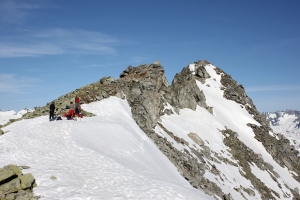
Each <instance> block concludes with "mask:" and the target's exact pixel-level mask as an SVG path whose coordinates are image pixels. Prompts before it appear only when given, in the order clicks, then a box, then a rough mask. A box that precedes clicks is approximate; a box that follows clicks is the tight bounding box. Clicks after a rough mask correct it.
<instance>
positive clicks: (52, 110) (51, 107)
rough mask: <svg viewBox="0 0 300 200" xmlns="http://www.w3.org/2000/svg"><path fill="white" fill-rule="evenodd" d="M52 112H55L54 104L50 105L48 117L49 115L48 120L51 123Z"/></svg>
mask: <svg viewBox="0 0 300 200" xmlns="http://www.w3.org/2000/svg"><path fill="white" fill-rule="evenodd" d="M54 110H55V105H54V102H52V103H51V104H50V115H49V120H50V121H53V120H54Z"/></svg>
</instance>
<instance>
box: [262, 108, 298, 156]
mask: <svg viewBox="0 0 300 200" xmlns="http://www.w3.org/2000/svg"><path fill="white" fill-rule="evenodd" d="M263 115H264V116H265V117H266V118H267V120H268V121H270V126H271V128H272V129H273V131H274V133H277V134H281V135H283V136H284V137H286V138H287V139H289V140H290V142H291V144H293V145H294V147H295V148H296V149H297V150H298V151H300V111H296V110H286V111H277V112H264V113H263Z"/></svg>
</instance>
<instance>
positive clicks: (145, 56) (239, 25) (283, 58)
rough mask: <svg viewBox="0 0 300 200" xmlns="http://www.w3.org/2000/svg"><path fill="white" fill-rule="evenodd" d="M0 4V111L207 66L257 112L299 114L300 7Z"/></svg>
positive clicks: (269, 0) (277, 1) (275, 0)
mask: <svg viewBox="0 0 300 200" xmlns="http://www.w3.org/2000/svg"><path fill="white" fill-rule="evenodd" d="M170 2H171V1H167V0H151V1H147V0H126V1H123V0H87V1H79V0H64V1H54V0H44V1H39V0H27V1H21V0H0V69H1V70H0V97H1V98H0V109H1V110H2V111H6V110H11V109H13V110H16V111H18V110H20V109H23V108H25V107H29V108H33V107H35V106H44V105H45V104H46V103H47V102H50V101H52V100H53V99H56V98H58V97H59V96H61V95H63V94H66V93H68V92H70V91H73V90H75V89H77V88H80V87H82V86H85V85H86V84H90V83H94V82H96V81H98V80H100V79H101V78H102V77H104V76H112V77H114V78H118V77H119V75H120V74H121V72H122V71H123V70H124V69H125V68H127V66H129V65H132V66H138V65H140V64H143V63H147V64H150V63H153V62H154V61H156V60H159V61H160V62H161V64H162V66H163V67H164V68H165V73H166V76H167V79H168V81H169V83H171V82H172V80H173V77H174V75H175V74H176V73H178V72H180V71H181V70H182V68H183V67H186V66H187V65H188V64H189V63H192V62H194V61H198V60H204V59H206V60H208V61H210V62H211V63H213V64H214V65H216V66H217V67H219V68H221V69H223V70H224V71H225V72H226V73H228V74H230V75H231V76H232V77H233V79H235V80H236V81H237V82H238V83H239V84H242V85H243V86H244V88H245V89H246V92H247V94H248V96H249V97H250V98H251V99H252V100H253V102H254V104H255V105H256V107H257V108H258V110H259V111H260V112H265V111H270V112H272V111H277V110H285V109H294V110H300V78H299V75H300V65H299V61H300V59H299V57H300V25H299V24H300V12H299V9H300V1H296V0H289V1H281V0H264V1H260V0H259V1H258V0H251V1H236V0H227V1H224V0H205V1H202V0H186V1H182V0H181V1H179V0H173V1H172V3H170Z"/></svg>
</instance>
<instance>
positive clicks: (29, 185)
mask: <svg viewBox="0 0 300 200" xmlns="http://www.w3.org/2000/svg"><path fill="white" fill-rule="evenodd" d="M25 168H28V167H26V166H23V167H22V166H21V167H19V166H16V165H7V166H5V167H3V168H0V199H1V200H14V199H16V200H37V199H39V198H40V197H39V196H34V194H33V187H35V186H36V185H35V179H34V177H33V175H32V174H22V169H25Z"/></svg>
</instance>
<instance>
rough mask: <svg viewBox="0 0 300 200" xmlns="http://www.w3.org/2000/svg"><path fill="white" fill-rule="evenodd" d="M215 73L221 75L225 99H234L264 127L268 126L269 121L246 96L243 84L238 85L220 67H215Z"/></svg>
mask: <svg viewBox="0 0 300 200" xmlns="http://www.w3.org/2000/svg"><path fill="white" fill-rule="evenodd" d="M216 72H217V74H220V75H221V83H222V85H223V88H222V90H224V97H225V98H226V99H229V100H232V101H235V102H237V103H239V104H241V105H243V106H245V107H246V109H247V111H248V112H249V114H251V115H253V118H254V119H255V120H256V121H258V122H259V123H260V124H262V125H263V126H265V127H269V123H268V121H267V120H266V118H265V116H263V115H262V114H261V113H259V112H258V111H257V109H256V106H255V105H254V104H253V102H252V100H251V99H250V98H249V97H248V96H247V94H246V92H245V89H244V87H243V85H239V84H238V83H237V82H236V81H235V80H233V79H232V77H231V76H230V75H229V74H226V73H225V72H224V71H223V70H221V69H220V68H216Z"/></svg>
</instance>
